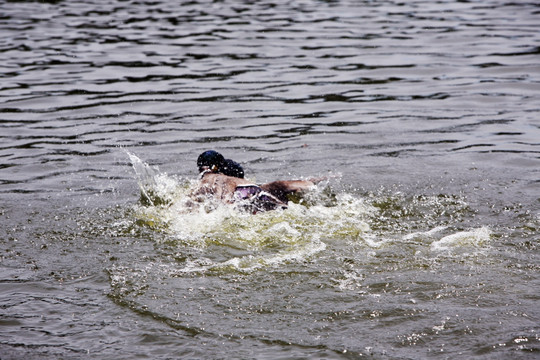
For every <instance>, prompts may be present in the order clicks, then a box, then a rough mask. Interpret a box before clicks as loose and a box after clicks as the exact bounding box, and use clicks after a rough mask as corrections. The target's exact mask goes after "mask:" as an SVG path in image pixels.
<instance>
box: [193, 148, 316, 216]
mask: <svg viewBox="0 0 540 360" xmlns="http://www.w3.org/2000/svg"><path fill="white" fill-rule="evenodd" d="M197 167H198V170H199V173H200V178H199V184H198V186H197V188H196V189H195V190H194V191H193V193H192V196H193V197H194V198H198V199H202V198H207V197H212V198H214V199H216V200H218V201H220V202H222V203H224V204H235V205H239V206H241V207H242V208H244V209H246V210H250V211H252V212H253V213H257V212H260V211H269V210H276V209H287V208H288V200H289V197H290V196H291V195H293V194H301V193H303V192H305V191H308V190H310V189H312V188H314V187H315V185H316V184H317V183H318V182H320V181H322V180H323V178H320V179H308V180H277V181H272V182H269V183H265V184H261V185H258V184H255V183H253V182H251V181H249V180H247V179H245V177H244V176H245V173H244V169H243V168H242V166H241V165H240V164H239V163H237V162H236V161H234V160H231V159H226V158H225V157H224V156H223V155H222V154H220V153H219V152H217V151H215V150H207V151H205V152H203V153H201V154H200V155H199V156H198V158H197Z"/></svg>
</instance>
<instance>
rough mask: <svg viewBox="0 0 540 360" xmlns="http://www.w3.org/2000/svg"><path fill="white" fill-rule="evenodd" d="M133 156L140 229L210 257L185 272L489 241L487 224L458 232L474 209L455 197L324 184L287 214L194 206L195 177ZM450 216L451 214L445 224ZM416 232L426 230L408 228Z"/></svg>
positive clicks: (188, 264)
mask: <svg viewBox="0 0 540 360" xmlns="http://www.w3.org/2000/svg"><path fill="white" fill-rule="evenodd" d="M128 156H129V157H130V160H131V162H132V164H133V168H134V170H135V174H136V177H137V181H138V184H139V187H140V189H141V201H140V204H138V205H137V206H135V217H136V218H137V222H138V223H139V225H142V226H145V227H149V228H151V229H153V230H155V231H158V232H160V233H162V234H165V235H166V236H164V237H157V239H156V241H157V242H167V243H170V244H172V245H173V246H175V247H186V246H187V247H188V248H190V249H195V250H197V251H201V252H205V255H206V256H198V257H196V258H195V259H190V260H188V261H187V262H186V263H185V264H183V267H182V268H181V269H179V270H178V271H180V273H193V272H207V271H214V272H215V271H217V272H222V271H229V270H231V269H232V270H235V271H252V270H256V269H260V268H263V267H267V266H276V265H278V264H283V263H288V262H294V261H302V260H306V259H309V258H311V257H313V256H314V255H315V254H318V253H321V252H324V251H325V250H326V249H327V245H328V243H335V242H336V241H337V242H340V243H348V242H351V243H354V244H360V245H361V246H365V247H366V249H368V250H372V251H383V250H384V249H388V248H389V247H393V246H397V247H400V248H401V250H403V248H404V247H405V246H409V247H411V246H412V247H413V249H415V250H414V251H422V252H423V253H426V252H429V251H432V252H440V251H443V250H448V249H451V248H460V247H461V248H466V247H470V246H471V245H472V246H476V247H480V246H482V245H483V244H485V243H487V242H488V240H489V237H490V231H489V229H488V228H487V227H481V228H478V229H472V230H468V231H461V230H460V231H457V232H456V230H452V229H453V226H452V221H454V220H455V217H456V216H457V215H456V214H459V213H460V212H466V211H468V210H467V209H468V205H467V204H466V202H465V201H464V200H462V199H455V198H453V197H449V196H415V197H414V199H413V201H408V200H406V199H404V198H403V197H402V196H397V195H394V196H393V197H388V196H386V195H385V196H375V197H372V198H371V199H369V198H368V199H365V198H362V197H360V196H356V195H353V194H351V193H349V192H346V191H340V192H335V191H333V190H332V186H330V184H329V183H328V182H326V183H324V184H322V185H319V186H316V187H315V188H314V189H313V191H311V192H310V193H308V194H307V195H306V196H305V197H304V198H303V199H300V200H299V201H298V202H297V203H296V202H289V207H288V209H286V210H276V211H269V212H260V213H257V214H251V213H247V212H244V211H242V210H240V209H238V208H235V207H234V206H230V205H224V204H220V203H216V202H215V201H213V200H212V199H207V200H206V201H203V202H196V201H193V200H192V199H191V197H190V193H191V191H192V190H193V189H194V187H195V186H196V185H197V182H196V180H190V179H184V178H181V177H173V176H169V175H167V174H164V173H160V172H159V170H157V169H155V168H151V167H150V166H149V165H148V164H146V163H145V162H144V161H142V160H141V159H140V158H138V157H137V156H136V155H134V154H131V153H129V152H128ZM448 210H450V211H448ZM447 212H449V213H451V214H452V216H449V217H447V218H445V220H443V218H444V216H445V215H444V214H445V213H447ZM426 226H428V228H427V229H426V228H425V227H426ZM422 227H423V228H422ZM417 228H420V229H421V230H417V231H412V232H411V231H408V229H417ZM405 244H406V245H405ZM210 249H213V250H215V249H219V250H217V251H214V252H213V251H212V250H210ZM218 253H219V254H218Z"/></svg>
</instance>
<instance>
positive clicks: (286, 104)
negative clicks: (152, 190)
mask: <svg viewBox="0 0 540 360" xmlns="http://www.w3.org/2000/svg"><path fill="white" fill-rule="evenodd" d="M539 23H540V5H539V4H537V3H536V2H534V1H506V0H488V1H479V0H478V1H476V0H472V1H438V2H429V1H422V0H415V1H408V2H398V1H393V0H385V1H353V0H335V1H332V0H326V1H323V0H320V1H318V0H305V1H282V0H274V1H256V2H254V1H236V2H234V1H218V0H215V1H214V0H208V1H203V0H193V1H185V2H173V1H160V0H155V1H154V0H153V1H136V0H125V1H115V2H102V1H95V0H93V1H0V33H1V34H2V36H0V221H1V222H2V227H1V229H0V239H1V240H0V244H1V245H0V249H1V250H2V252H1V254H0V261H1V262H0V267H1V268H2V271H1V273H2V277H1V279H0V309H2V310H3V312H1V313H0V354H2V355H0V357H2V359H3V358H4V357H6V358H30V359H31V358H43V357H45V358H60V357H61V358H81V357H86V356H88V354H90V355H91V356H96V357H99V358H111V359H113V358H118V357H123V356H125V357H137V356H139V357H145V356H146V357H152V358H170V357H171V356H177V357H186V358H202V357H205V358H218V357H223V354H226V355H231V354H234V355H237V356H239V357H242V358H265V357H266V358H275V356H276V355H275V354H278V353H279V354H283V357H286V358H306V357H313V358H317V357H328V358H347V357H349V358H356V357H360V356H367V357H368V358H416V357H418V356H420V357H431V356H435V355H433V354H435V353H442V354H443V355H442V356H443V357H444V356H445V355H446V357H447V358H460V357H462V358H470V357H471V356H473V357H474V356H476V357H479V358H486V359H487V358H489V359H492V358H499V359H503V358H520V359H528V358H533V357H534V356H535V355H536V356H537V354H538V351H540V350H539V349H540V346H539V345H538V330H539V329H538V317H539V314H538V311H537V310H535V309H537V308H538V307H537V305H538V300H539V299H538V295H537V293H538V291H536V290H537V288H538V270H539V269H538V265H537V264H538V239H537V237H538V231H539V229H540V225H539V219H540V217H539V215H538V214H539V213H538V211H539V209H540V180H539V179H540V170H539V169H540V166H539V164H540V119H539V114H540V61H539V59H540V58H539V54H540V32H539V25H538V24H539ZM209 147H211V148H216V149H220V150H221V151H223V152H224V153H225V154H227V156H231V157H234V158H235V159H236V160H238V161H240V162H242V163H243V164H244V165H245V168H246V170H247V171H248V173H249V174H250V175H251V174H252V176H256V177H257V181H266V180H270V179H275V178H276V177H284V176H287V177H288V176H303V175H305V176H311V175H318V174H324V173H327V172H328V171H330V172H332V173H336V174H342V175H343V177H342V180H341V183H340V184H339V185H336V186H337V187H338V188H339V189H340V190H343V191H350V192H352V193H354V194H355V195H358V196H362V197H365V198H366V199H368V201H371V202H372V203H373V204H375V205H376V207H377V209H378V210H379V211H380V218H379V219H372V220H371V221H372V223H371V224H370V225H371V226H372V227H373V228H374V229H375V231H376V235H377V236H378V237H379V238H386V237H399V236H402V235H403V234H406V233H408V232H413V231H427V230H430V229H431V228H434V227H436V226H439V225H440V223H441V222H442V223H444V225H448V226H449V227H450V228H451V229H452V231H455V232H458V231H464V230H467V229H470V228H479V227H482V226H488V227H490V229H491V230H492V231H493V235H492V245H491V247H490V249H489V251H487V253H482V254H480V255H474V256H473V255H471V254H460V255H462V257H461V258H460V257H458V256H456V257H454V258H452V257H449V258H446V257H444V256H437V257H435V258H430V257H429V256H427V255H425V254H424V253H423V252H424V251H425V250H424V249H423V248H422V247H421V244H419V243H414V242H412V243H406V244H402V245H401V247H394V248H390V249H386V250H385V249H377V250H373V249H366V248H365V247H364V248H362V247H360V246H359V245H358V244H352V245H351V244H350V243H349V242H347V243H343V242H340V241H338V240H335V239H326V240H327V241H328V244H327V246H328V250H327V251H328V252H326V253H324V255H321V256H320V257H319V258H317V260H306V261H305V264H295V263H293V264H287V266H285V269H281V268H272V269H271V270H268V271H261V272H260V273H255V274H250V275H242V274H221V275H215V274H214V275H208V276H198V275H193V276H191V275H189V276H188V275H180V276H179V275H177V274H176V273H174V272H173V275H170V274H164V273H163V272H160V270H159V269H162V268H177V267H180V266H184V265H185V264H186V262H188V261H189V260H193V259H195V260H198V261H202V260H201V257H202V258H204V256H216V257H217V256H224V255H223V254H221V253H220V252H219V251H215V249H214V248H212V249H210V250H208V253H204V256H203V255H201V252H200V251H199V250H197V249H193V248H189V247H179V245H178V244H177V243H174V241H173V242H172V244H171V239H170V238H169V237H167V236H166V235H164V234H161V233H159V232H156V231H153V230H151V229H148V228H145V227H144V226H140V225H138V224H133V223H131V222H130V219H132V217H133V214H131V213H130V211H131V210H130V209H131V208H130V206H132V205H133V204H134V203H136V201H137V196H138V191H139V190H138V188H137V184H136V180H135V179H134V176H133V173H132V169H131V165H130V163H129V161H128V159H127V156H126V154H125V153H124V152H123V151H122V148H127V149H129V150H130V151H132V152H134V153H136V154H137V155H139V156H140V157H141V158H143V159H144V160H145V161H147V162H148V163H149V164H152V165H156V166H159V168H160V170H161V171H162V172H163V173H165V172H167V173H169V174H178V175H179V176H182V177H195V176H196V174H195V171H196V169H195V166H194V157H195V156H196V154H198V153H199V152H200V151H202V150H204V149H207V148H209ZM344 189H345V190H344ZM389 193H391V194H390V195H389ZM430 195H433V196H434V198H432V197H430ZM433 199H435V200H433ZM460 201H463V202H466V203H467V206H465V207H463V208H462V207H461V205H460V204H461V202H460ZM161 237H163V239H161ZM149 239H150V240H149ZM351 248H352V250H351ZM218 250H220V249H219V248H218ZM221 250H223V249H221ZM223 251H225V250H223ZM231 251H232V250H231ZM366 252H370V253H371V252H373V253H374V254H375V255H373V256H371V255H369V254H366ZM418 253H421V254H420V255H419V254H418ZM404 254H405V255H404ZM368 255H369V256H368ZM424 255H425V256H426V257H425V258H424V257H422V256H424ZM370 256H371V257H370ZM411 259H412V260H411ZM448 274H452V277H451V278H449V277H448ZM117 275H121V276H124V280H125V281H126V282H125V283H122V282H120V284H123V287H122V286H121V285H118V286H115V285H114V282H113V281H112V280H111V279H112V278H113V277H114V276H117ZM336 279H337V280H336ZM352 280H354V281H352ZM348 281H352V282H351V283H350V286H351V287H352V288H347V287H346V288H345V289H341V290H339V291H338V290H333V289H335V288H336V282H343V283H347V284H349V283H348ZM284 284H285V285H284ZM351 284H352V285H351ZM410 294H412V295H410ZM176 296H178V298H179V299H180V298H182V299H185V298H187V299H189V301H186V302H184V303H181V305H182V306H185V310H184V311H178V307H177V306H176V305H178V304H177V303H174V304H173V302H175V301H178V300H177V298H176ZM411 298H414V299H415V301H417V302H418V303H412V302H411ZM205 299H206V300H205ZM381 299H383V300H384V301H386V302H381ZM201 301H202V303H201ZM204 301H206V302H204ZM272 302H273V303H274V306H273V307H272V306H271V303H272ZM330 304H332V305H330ZM178 306H179V305H178ZM231 309H232V310H231ZM233 310H234V311H233ZM231 312H233V313H234V314H235V315H236V316H237V318H236V320H237V321H233V322H219V321H218V319H221V318H222V317H223V314H230V313H231ZM199 313H200V314H199ZM307 313H311V315H310V316H307V315H306V314H307ZM192 314H199V315H200V316H199V317H196V316H192ZM448 314H452V316H453V317H451V318H447V315H448ZM456 314H457V315H459V316H456ZM213 323H217V324H213ZM501 323H504V325H505V326H503V327H501V326H500V324H501ZM212 324H213V325H212ZM82 334H84V336H81V335H82ZM388 334H390V335H388ZM439 334H441V336H439ZM464 337H465V338H466V340H467V341H463V338H464ZM359 338H360V339H359ZM381 339H382V340H381ZM379 343H380V344H379ZM465 343H466V344H465ZM179 344H180V345H179ZM254 349H256V350H254ZM344 350H348V351H349V352H348V353H343V351H344ZM227 357H230V356H227Z"/></svg>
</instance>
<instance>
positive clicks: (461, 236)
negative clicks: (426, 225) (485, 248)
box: [431, 226, 491, 251]
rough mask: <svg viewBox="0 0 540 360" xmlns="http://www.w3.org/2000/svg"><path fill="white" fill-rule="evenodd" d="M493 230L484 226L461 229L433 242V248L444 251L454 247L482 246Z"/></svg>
mask: <svg viewBox="0 0 540 360" xmlns="http://www.w3.org/2000/svg"><path fill="white" fill-rule="evenodd" d="M490 236H491V230H489V229H488V228H487V227H485V226H483V227H481V228H477V229H472V230H470V231H460V232H457V233H455V234H451V235H448V236H445V237H443V238H441V239H440V240H437V241H434V242H433V243H431V250H434V251H442V250H449V249H452V248H459V247H468V246H473V247H477V246H481V245H483V244H485V243H487V242H488V241H489V238H490Z"/></svg>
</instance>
